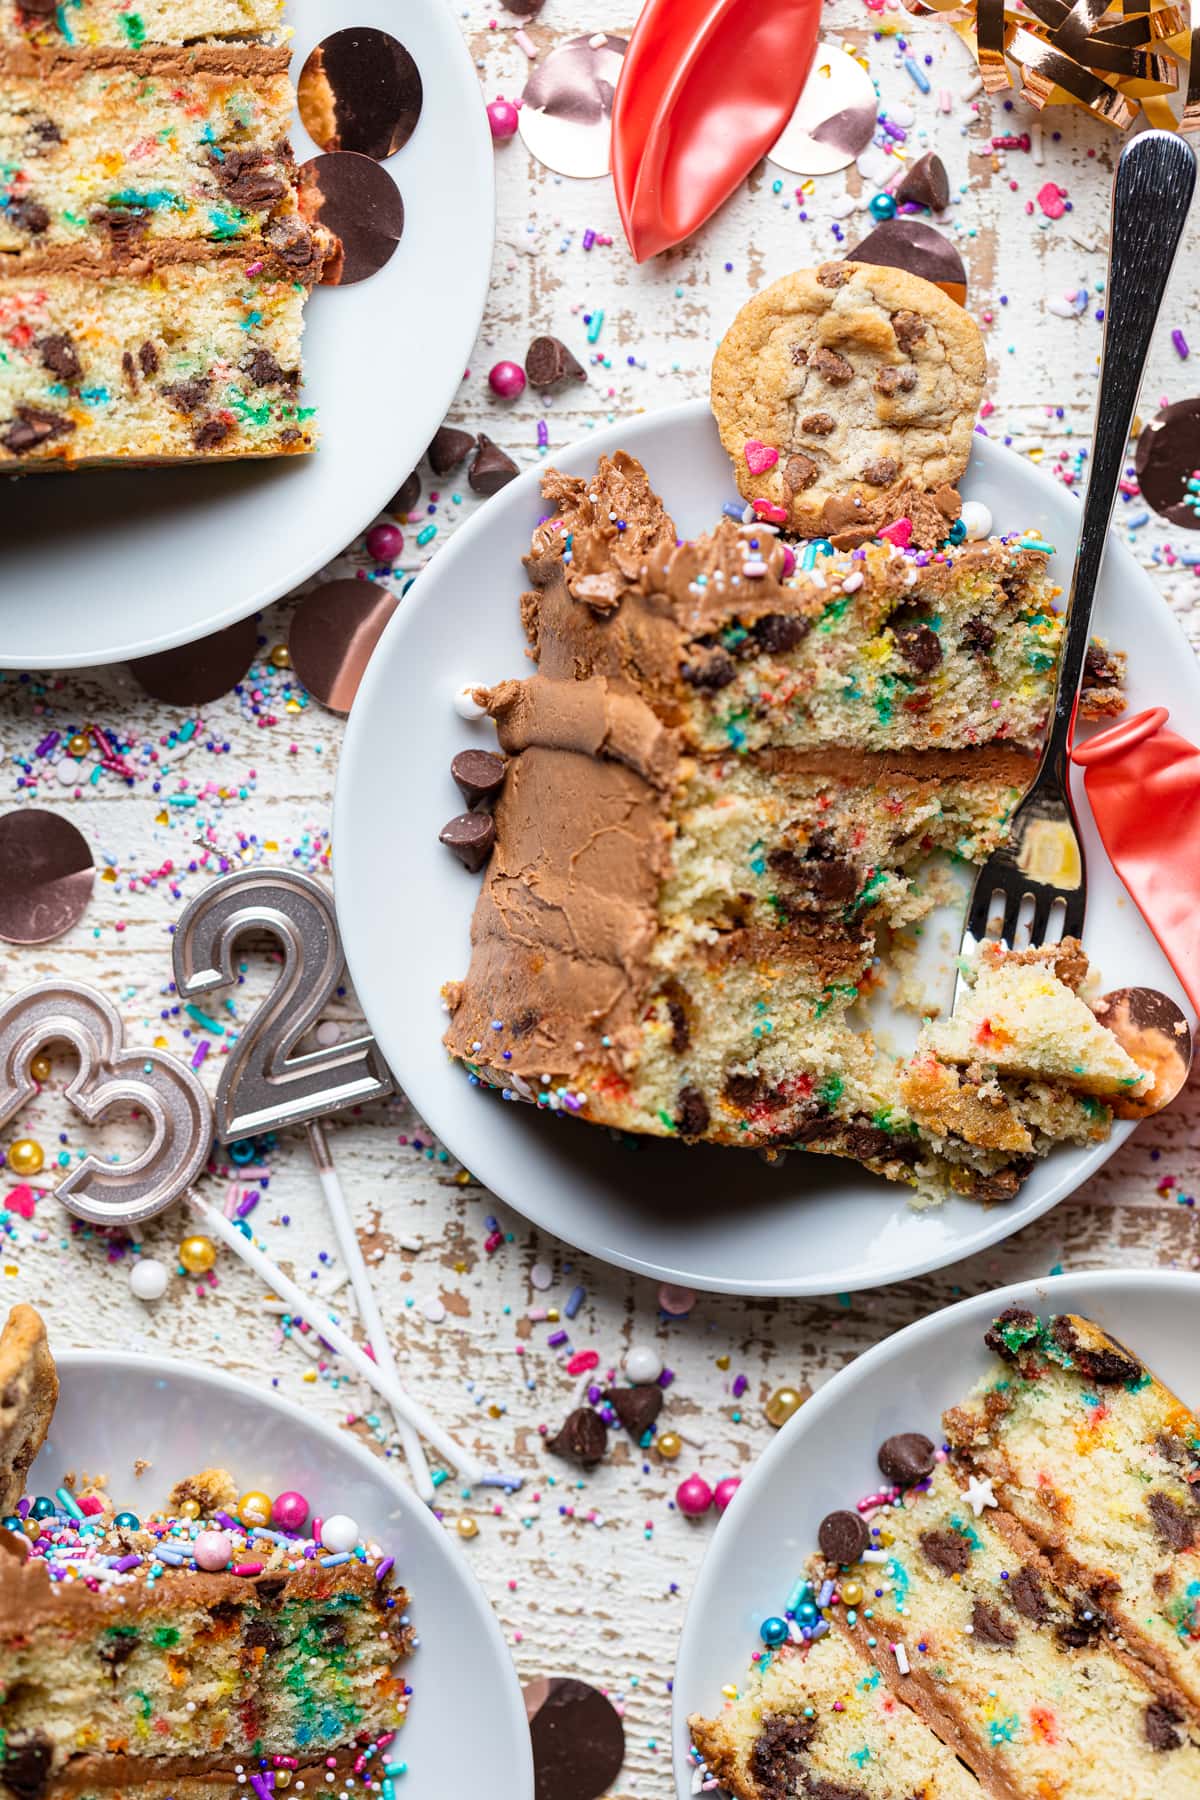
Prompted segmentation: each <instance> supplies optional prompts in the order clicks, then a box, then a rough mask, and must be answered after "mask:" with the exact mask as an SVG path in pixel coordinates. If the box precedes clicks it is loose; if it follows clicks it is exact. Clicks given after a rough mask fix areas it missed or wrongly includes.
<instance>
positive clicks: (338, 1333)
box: [187, 1193, 483, 1487]
mask: <svg viewBox="0 0 1200 1800" xmlns="http://www.w3.org/2000/svg"><path fill="white" fill-rule="evenodd" d="M187 1203H188V1205H189V1206H190V1207H191V1208H192V1210H193V1212H195V1213H196V1214H197V1216H198V1217H199V1218H201V1219H203V1220H204V1223H205V1225H206V1226H207V1227H208V1229H209V1231H211V1232H212V1234H213V1236H214V1237H218V1238H220V1240H221V1242H222V1243H223V1244H224V1245H225V1247H226V1249H228V1250H232V1251H233V1253H234V1255H235V1256H240V1257H241V1259H242V1261H243V1262H244V1263H248V1264H249V1266H250V1267H251V1268H252V1269H253V1270H254V1272H255V1274H256V1275H257V1276H258V1277H259V1279H260V1280H262V1281H265V1282H266V1283H267V1284H268V1286H269V1287H270V1288H271V1289H272V1291H273V1292H274V1293H276V1294H278V1295H279V1297H280V1299H281V1300H286V1301H287V1303H288V1307H289V1310H290V1311H291V1312H294V1313H295V1314H296V1315H297V1317H298V1318H301V1319H303V1320H304V1322H305V1324H307V1325H311V1326H312V1329H313V1330H314V1331H316V1332H318V1333H319V1334H320V1336H321V1337H323V1338H324V1339H325V1342H326V1343H327V1344H328V1345H329V1346H330V1348H331V1349H333V1350H336V1351H337V1352H338V1354H339V1356H343V1357H344V1358H345V1359H346V1361H347V1362H348V1363H349V1364H350V1365H351V1367H352V1368H353V1369H355V1370H356V1371H357V1372H358V1374H359V1375H361V1376H362V1378H363V1380H364V1381H366V1382H369V1383H370V1385H371V1387H373V1388H374V1390H375V1392H376V1393H377V1394H378V1395H379V1396H380V1398H381V1399H383V1400H386V1401H387V1403H388V1405H389V1406H390V1407H391V1409H392V1411H393V1412H394V1413H395V1414H396V1416H397V1417H398V1418H402V1419H404V1420H406V1421H407V1423H408V1424H410V1425H411V1426H412V1427H413V1428H414V1429H415V1430H417V1431H419V1432H420V1434H421V1436H422V1437H423V1438H424V1439H425V1441H426V1443H429V1444H432V1445H433V1447H434V1449H435V1450H436V1451H437V1452H438V1454H439V1455H440V1456H443V1457H444V1458H445V1459H446V1461H447V1462H448V1463H449V1464H450V1465H451V1467H452V1468H455V1469H457V1470H458V1473H459V1474H460V1475H461V1476H462V1478H463V1480H464V1481H465V1482H466V1484H467V1486H468V1487H474V1486H475V1484H476V1483H477V1482H478V1480H479V1478H480V1476H481V1475H482V1473H483V1469H482V1466H481V1465H480V1464H479V1463H478V1462H477V1461H476V1459H475V1458H474V1457H473V1456H472V1455H471V1453H470V1452H469V1451H468V1450H464V1449H463V1448H462V1446H461V1445H460V1444H458V1443H457V1442H456V1441H455V1439H454V1438H452V1437H451V1435H450V1433H449V1432H448V1431H446V1430H445V1429H444V1428H443V1427H442V1426H441V1425H439V1423H438V1421H437V1420H436V1419H435V1418H434V1417H433V1415H432V1413H429V1412H426V1410H425V1408H424V1407H423V1406H421V1405H419V1404H418V1402H417V1401H415V1400H413V1399H412V1398H411V1397H410V1396H409V1395H408V1394H406V1393H405V1392H404V1389H403V1388H402V1387H401V1386H400V1384H399V1382H398V1381H396V1380H394V1379H393V1378H392V1377H391V1376H389V1375H387V1374H385V1372H384V1370H383V1369H381V1368H380V1366H379V1364H378V1363H376V1362H372V1360H371V1358H370V1357H369V1356H368V1355H367V1353H366V1351H365V1350H362V1349H360V1348H359V1346H358V1345H357V1344H356V1343H355V1341H354V1339H353V1338H352V1337H349V1336H347V1334H346V1333H345V1332H344V1331H343V1330H342V1328H341V1326H340V1325H335V1324H334V1322H333V1320H332V1319H330V1318H328V1317H327V1316H326V1315H325V1314H324V1313H322V1311H321V1309H320V1308H319V1307H317V1306H314V1305H313V1303H312V1300H311V1298H310V1297H309V1296H308V1295H307V1294H305V1293H303V1292H302V1291H301V1289H300V1288H298V1287H297V1286H296V1284H295V1282H294V1281H291V1280H289V1278H288V1277H287V1276H286V1275H285V1274H284V1272H283V1270H282V1269H281V1268H280V1267H279V1265H278V1264H277V1263H274V1262H272V1261H271V1258H270V1257H269V1256H266V1255H264V1253H263V1252H262V1251H261V1250H260V1249H259V1248H258V1245H257V1244H256V1243H255V1242H254V1240H253V1239H252V1238H248V1237H244V1236H243V1235H242V1233H241V1232H240V1231H239V1230H238V1229H237V1227H236V1225H232V1224H231V1223H230V1221H229V1220H228V1219H227V1218H226V1217H225V1215H224V1213H223V1212H221V1211H220V1209H219V1208H218V1207H215V1206H210V1205H209V1203H208V1201H207V1200H202V1199H201V1198H200V1196H199V1195H198V1194H195V1193H189V1194H188V1196H187Z"/></svg>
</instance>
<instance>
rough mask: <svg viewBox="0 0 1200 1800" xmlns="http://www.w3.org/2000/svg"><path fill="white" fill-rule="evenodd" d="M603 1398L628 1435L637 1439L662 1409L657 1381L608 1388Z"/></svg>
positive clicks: (661, 1399)
mask: <svg viewBox="0 0 1200 1800" xmlns="http://www.w3.org/2000/svg"><path fill="white" fill-rule="evenodd" d="M604 1398H605V1399H606V1400H607V1401H608V1404H609V1405H610V1406H611V1407H612V1409H613V1411H614V1412H615V1413H616V1415H617V1417H618V1419H620V1421H621V1423H622V1425H623V1426H624V1427H625V1429H626V1431H627V1432H628V1433H629V1435H630V1437H633V1438H636V1439H638V1440H639V1441H640V1440H641V1439H642V1438H643V1437H644V1436H645V1435H646V1433H647V1432H648V1431H649V1429H650V1427H651V1426H652V1425H653V1424H654V1421H655V1420H656V1419H657V1418H658V1415H659V1413H660V1412H661V1411H662V1403H663V1391H662V1389H661V1388H660V1387H659V1385H658V1383H657V1381H647V1382H641V1383H639V1384H638V1386H637V1387H627V1388H608V1389H606V1390H605V1394H604Z"/></svg>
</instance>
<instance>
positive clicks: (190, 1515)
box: [179, 1500, 200, 1519]
mask: <svg viewBox="0 0 1200 1800" xmlns="http://www.w3.org/2000/svg"><path fill="white" fill-rule="evenodd" d="M179 1516H180V1518H181V1519H198V1518H199V1517H200V1502H199V1501H198V1500H181V1501H180V1502H179Z"/></svg>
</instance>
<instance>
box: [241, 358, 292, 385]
mask: <svg viewBox="0 0 1200 1800" xmlns="http://www.w3.org/2000/svg"><path fill="white" fill-rule="evenodd" d="M242 367H243V368H244V369H245V371H246V373H247V375H248V376H249V377H250V379H251V381H252V382H253V383H254V385H255V387H295V385H296V383H297V382H298V381H299V380H300V371H299V369H284V368H281V367H280V365H279V363H278V362H277V361H276V359H275V357H274V356H272V354H271V352H270V351H269V350H252V351H251V352H250V355H249V356H248V357H247V359H246V361H245V362H244V363H243V364H242Z"/></svg>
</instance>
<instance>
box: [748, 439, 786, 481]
mask: <svg viewBox="0 0 1200 1800" xmlns="http://www.w3.org/2000/svg"><path fill="white" fill-rule="evenodd" d="M742 455H743V456H744V457H745V458H746V467H747V468H748V469H749V471H750V473H751V474H752V475H765V474H766V472H767V470H768V469H773V468H774V467H775V464H776V463H777V462H778V461H779V452H778V450H773V449H772V448H771V446H770V444H762V443H760V442H759V440H758V439H757V438H747V439H746V444H745V448H744V449H743V451H742Z"/></svg>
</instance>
